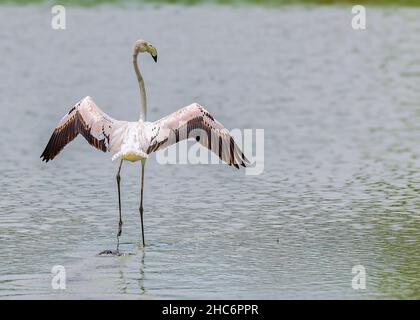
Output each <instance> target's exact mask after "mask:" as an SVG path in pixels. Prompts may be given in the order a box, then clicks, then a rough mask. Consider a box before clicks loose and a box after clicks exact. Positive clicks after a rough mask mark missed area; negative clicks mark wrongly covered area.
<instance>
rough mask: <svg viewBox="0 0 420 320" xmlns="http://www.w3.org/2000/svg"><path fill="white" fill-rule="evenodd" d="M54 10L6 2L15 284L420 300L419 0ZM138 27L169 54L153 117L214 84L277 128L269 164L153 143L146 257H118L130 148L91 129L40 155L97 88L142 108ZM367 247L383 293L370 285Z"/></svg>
mask: <svg viewBox="0 0 420 320" xmlns="http://www.w3.org/2000/svg"><path fill="white" fill-rule="evenodd" d="M44 9H45V8H44V7H43V6H39V7H38V6H29V7H19V8H17V7H13V6H7V7H2V8H1V11H0V26H1V28H0V37H1V39H2V41H1V44H0V54H1V57H2V59H3V61H2V62H3V65H2V68H0V77H1V78H2V79H7V81H2V82H0V126H1V128H2V129H3V130H2V138H1V139H0V149H1V150H3V151H4V152H3V154H2V162H1V163H0V169H1V173H2V182H3V183H1V184H0V194H2V197H1V199H0V261H1V262H0V296H1V297H2V298H15V297H20V298H29V297H39V298H59V299H66V298H105V299H107V298H109V299H113V298H133V299H143V298H153V297H158V298H200V299H204V298H227V299H229V298H231V299H250V298H257V299H258V298H268V299H271V298H285V299H287V298H343V299H347V298H356V299H365V298H417V299H418V298H420V287H419V285H420V281H419V274H420V270H419V265H420V263H419V262H420V256H419V250H418V247H419V244H420V243H419V242H420V231H419V230H420V228H419V227H420V225H419V212H420V203H419V201H418V195H419V191H420V187H419V181H420V171H419V167H420V163H419V159H420V149H419V148H418V141H420V130H419V125H418V124H419V123H420V109H419V106H420V91H419V90H418V87H419V84H420V81H419V75H420V69H419V68H420V67H419V66H420V62H419V58H418V56H417V52H418V51H419V44H420V41H418V40H419V39H418V34H419V32H418V30H419V28H420V20H419V19H418V16H419V14H420V12H419V9H414V8H411V9H395V8H394V9H380V8H371V9H370V11H369V26H368V30H366V31H365V32H364V31H363V32H355V31H354V30H353V29H352V28H351V26H350V20H349V19H350V18H349V11H348V10H347V9H345V8H335V7H320V8H302V7H282V8H278V9H275V10H267V9H263V8H255V7H247V8H226V7H208V6H197V7H192V8H186V7H183V8H182V9H181V8H180V7H176V6H162V7H159V8H151V7H144V8H142V9H138V10H137V9H134V8H133V9H130V10H126V9H124V8H114V7H106V6H105V7H101V8H100V9H98V10H96V9H95V10H93V9H87V8H76V7H75V8H71V11H70V12H71V17H70V16H69V18H70V21H69V22H68V28H67V29H66V31H65V32H58V31H54V30H51V29H50V28H49V24H46V23H45V10H44ZM48 12H49V11H48ZM11 17H13V18H11ZM28 17H30V19H28ZM72 19H75V21H76V20H77V24H75V23H71V20H72ZM109 21H112V23H109ZM191 22H193V24H194V28H191ZM99 26H100V27H99ZM23 29H25V30H27V31H25V32H24V33H22V32H21V30H23ZM86 30H89V33H86ZM140 33H141V34H140ZM104 35H106V37H104ZM137 38H146V39H148V40H150V41H152V42H153V44H155V45H156V46H157V48H158V51H159V59H160V60H159V62H158V63H157V64H152V63H149V62H148V61H146V60H144V61H140V63H141V65H142V68H143V76H144V77H145V81H146V86H147V92H148V94H149V96H148V103H149V105H150V112H149V119H151V120H153V119H158V118H160V117H162V116H163V115H166V114H169V113H170V112H172V111H174V110H177V109H179V108H180V107H181V106H184V105H187V104H189V103H191V102H193V101H197V102H199V103H201V104H203V105H204V106H205V107H206V108H207V109H209V110H210V111H211V112H212V113H214V114H215V115H217V118H218V119H219V120H220V121H221V122H222V123H224V124H225V125H226V126H228V127H231V128H234V127H237V128H254V129H255V128H263V129H264V130H265V131H264V137H265V150H264V151H265V152H264V155H265V159H264V161H265V162H264V173H263V174H262V175H259V176H245V175H243V172H238V171H236V170H232V169H231V168H229V167H227V166H217V165H208V166H204V165H195V166H194V165H166V166H163V165H158V164H157V163H156V161H155V159H154V158H153V157H152V158H151V159H150V160H149V161H148V163H147V166H148V168H147V170H146V176H145V179H146V182H145V183H146V185H147V188H146V190H145V195H144V196H145V215H144V222H145V232H146V235H147V240H148V243H147V247H146V251H147V252H146V253H145V252H144V251H143V250H142V249H141V246H140V247H139V244H140V243H141V236H140V219H139V215H138V209H137V208H138V207H139V203H138V201H139V199H138V198H139V197H138V194H139V191H140V190H139V183H138V181H139V178H140V166H139V165H127V167H125V170H124V172H123V177H122V180H121V181H122V185H121V187H122V209H123V220H124V227H123V228H124V230H123V234H122V241H123V242H124V244H123V245H122V247H121V250H123V252H126V253H133V254H128V255H123V256H107V257H101V256H98V252H101V251H102V250H103V249H104V248H111V247H112V248H114V247H115V237H116V231H117V223H118V203H117V190H116V184H115V179H114V178H113V177H114V176H115V173H116V169H117V168H116V166H117V164H115V163H111V162H110V161H106V159H109V155H108V154H102V153H99V152H96V153H95V152H90V151H89V148H90V146H88V145H87V144H86V143H85V142H84V141H82V140H81V139H76V140H75V141H74V142H73V143H72V144H71V145H69V146H68V147H67V148H66V150H64V153H66V154H65V156H63V157H61V156H59V157H58V158H57V160H55V161H53V162H52V163H48V165H45V164H44V163H41V161H40V160H39V155H40V153H41V152H42V148H43V147H44V146H45V143H46V140H47V139H48V138H49V136H50V134H51V132H50V129H51V128H52V127H54V126H55V125H56V123H57V119H60V117H61V116H63V114H64V112H65V111H66V106H70V105H73V104H74V103H75V102H76V101H78V100H79V99H80V98H81V97H84V96H86V95H91V96H92V97H93V98H94V99H95V101H96V102H97V103H98V105H99V106H100V107H101V108H103V109H104V110H105V111H106V112H107V113H108V114H109V115H111V116H114V117H117V118H119V119H136V118H137V117H138V113H139V110H138V105H139V101H138V99H139V97H138V88H137V84H136V81H135V75H134V74H133V72H132V70H131V68H132V66H131V65H130V63H127V61H129V59H128V58H129V55H130V52H131V45H132V43H133V40H135V39H137ZM22 43H25V46H26V48H27V50H22V49H21V48H22V47H21V44H22ZM215 43H217V44H220V45H216V46H215V45H214V44H215ZM262 57H263V58H262ZM99 163H100V166H98V164H99ZM163 190H164V192H163ZM146 255H147V257H146ZM358 264H361V265H364V266H365V267H366V272H367V283H366V286H367V287H366V290H358V291H355V290H353V289H352V287H351V280H352V277H353V274H352V273H351V270H352V267H353V266H355V265H358ZM54 265H63V266H64V267H65V268H66V276H67V286H66V287H67V289H66V290H65V291H57V290H53V289H52V288H51V268H52V267H53V266H54Z"/></svg>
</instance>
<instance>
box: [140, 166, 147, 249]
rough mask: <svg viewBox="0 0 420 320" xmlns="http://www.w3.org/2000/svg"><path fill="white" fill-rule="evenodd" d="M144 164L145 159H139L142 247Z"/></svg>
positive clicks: (142, 234)
mask: <svg viewBox="0 0 420 320" xmlns="http://www.w3.org/2000/svg"><path fill="white" fill-rule="evenodd" d="M145 164H146V159H144V160H142V161H141V190H140V208H139V211H140V220H141V236H142V240H143V247H145V242H144V227H143V186H144V165H145Z"/></svg>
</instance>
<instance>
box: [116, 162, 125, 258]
mask: <svg viewBox="0 0 420 320" xmlns="http://www.w3.org/2000/svg"><path fill="white" fill-rule="evenodd" d="M123 161H124V160H123V159H121V162H120V166H119V167H118V172H117V177H116V179H117V187H118V211H119V214H120V220H119V221H118V233H117V251H118V247H119V245H120V236H121V233H122V225H123V222H122V216H121V189H120V181H121V176H120V172H121V167H122V164H123Z"/></svg>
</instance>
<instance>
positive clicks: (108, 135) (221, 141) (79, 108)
mask: <svg viewBox="0 0 420 320" xmlns="http://www.w3.org/2000/svg"><path fill="white" fill-rule="evenodd" d="M142 52H148V53H149V54H150V55H151V56H152V58H153V59H154V60H155V62H157V50H156V48H155V47H153V46H152V45H151V44H150V43H149V42H147V41H144V40H137V41H136V42H135V44H134V47H133V66H134V70H135V72H136V75H137V80H138V83H139V88H140V96H141V112H140V119H139V120H138V121H135V122H128V121H119V120H115V119H113V118H111V117H110V116H108V115H107V114H106V113H104V112H103V111H102V110H101V109H99V107H97V106H96V104H95V103H94V102H93V100H92V98H91V97H89V96H87V97H86V98H84V99H82V100H81V101H79V102H78V103H77V104H76V105H75V106H74V107H72V108H71V109H70V111H69V112H68V113H67V114H66V115H65V116H64V117H63V118H62V119H61V121H60V123H59V124H58V126H57V127H56V128H55V129H54V132H53V133H52V135H51V138H50V140H49V142H48V144H47V146H46V147H45V150H44V152H43V153H42V155H41V158H42V160H43V161H46V162H48V161H49V160H52V159H54V158H55V157H56V156H57V154H59V153H60V151H61V150H62V149H63V148H64V147H65V146H66V145H67V144H68V143H69V142H70V141H72V140H73V139H74V138H76V136H77V135H78V134H79V133H80V134H82V136H83V137H85V139H86V140H87V141H88V142H89V143H90V144H91V145H92V146H94V147H95V148H96V149H99V150H101V151H104V152H107V151H110V152H111V153H112V154H113V157H112V160H115V159H120V163H119V167H118V172H117V176H116V179H117V187H118V206H119V223H118V233H117V240H118V242H117V251H118V246H119V237H120V236H121V233H122V224H123V222H122V216H121V192H120V181H121V177H120V173H121V167H122V164H123V161H124V160H127V161H131V162H136V161H141V171H142V174H141V191H140V208H139V211H140V219H141V229H142V241H143V247H144V246H145V242H144V227H143V186H144V166H145V163H146V159H147V157H148V155H149V154H150V153H152V152H154V151H158V150H162V149H164V148H166V147H168V146H170V145H172V144H175V143H177V142H178V141H181V140H184V139H188V138H195V139H196V140H197V141H198V142H199V143H200V144H202V145H203V146H205V147H206V148H208V149H210V150H211V151H213V152H214V153H215V154H216V155H217V156H218V157H219V158H220V159H221V160H223V161H224V162H226V163H227V164H229V165H233V166H235V167H236V168H239V165H242V166H244V167H245V166H247V165H248V164H249V162H248V160H247V159H246V157H245V156H244V154H243V153H242V151H241V150H240V149H239V147H238V146H237V145H236V143H235V142H234V140H233V138H232V137H231V135H230V134H229V132H228V130H227V129H225V128H224V127H223V125H222V124H221V123H220V122H218V121H217V120H215V119H214V118H213V117H212V116H211V115H210V113H209V112H208V111H207V110H205V109H204V108H203V107H202V106H200V105H199V104H197V103H193V104H190V105H189V106H186V107H184V108H181V109H179V110H178V111H176V112H174V113H172V114H170V115H168V116H166V117H164V118H162V119H160V120H158V121H155V122H148V121H146V111H147V102H146V90H145V87H144V81H143V77H142V76H141V73H140V70H139V67H138V64H137V56H138V54H139V53H142Z"/></svg>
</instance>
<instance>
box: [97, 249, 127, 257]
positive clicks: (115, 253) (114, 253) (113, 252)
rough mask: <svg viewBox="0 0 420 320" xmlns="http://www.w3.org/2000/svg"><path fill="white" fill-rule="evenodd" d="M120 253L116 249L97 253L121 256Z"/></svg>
mask: <svg viewBox="0 0 420 320" xmlns="http://www.w3.org/2000/svg"><path fill="white" fill-rule="evenodd" d="M121 255H122V253H121V252H120V251H119V250H118V249H117V250H112V249H108V250H104V251H102V252H100V253H99V256H121Z"/></svg>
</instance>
